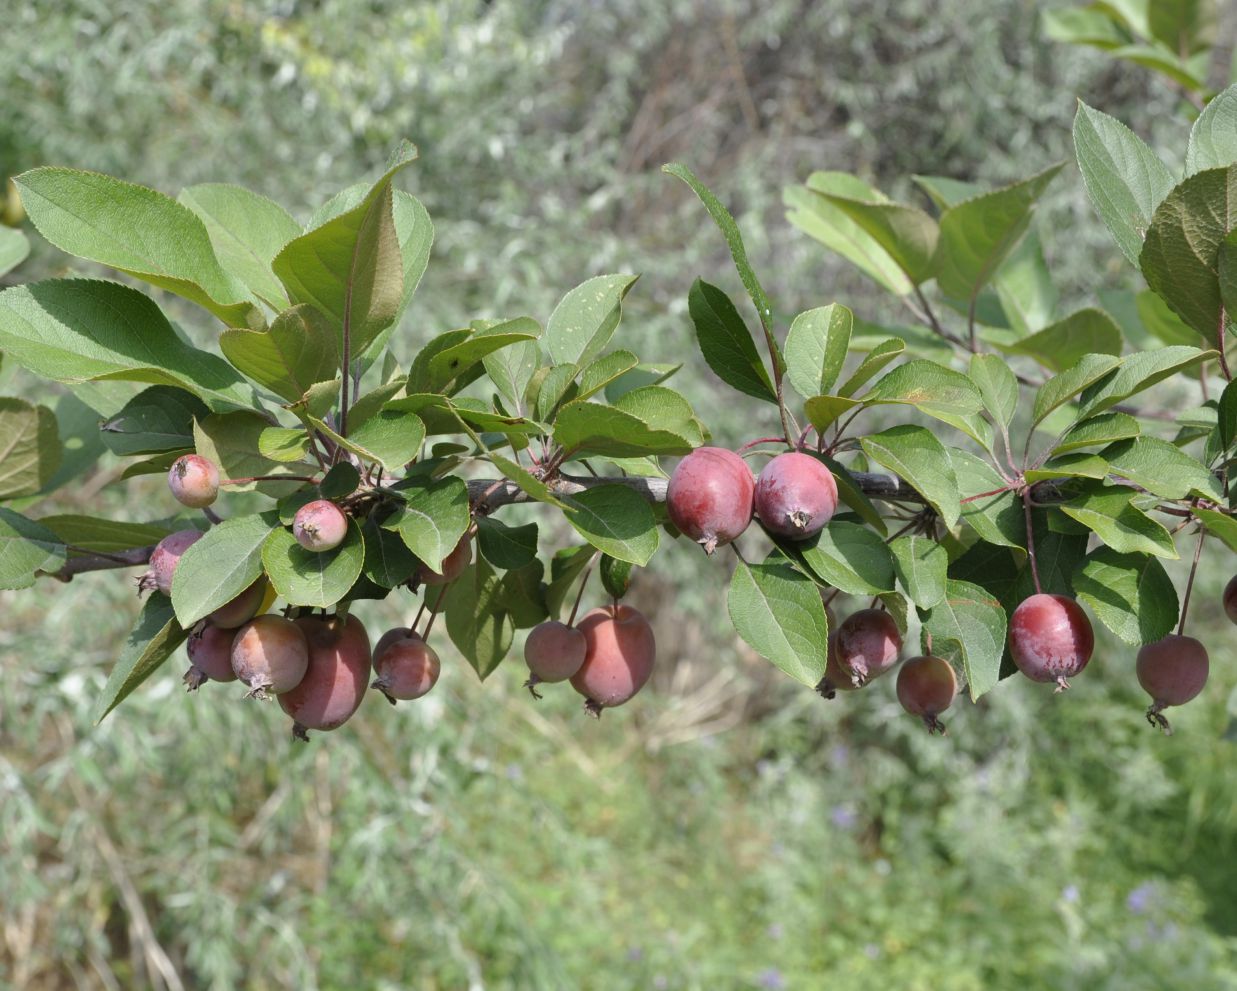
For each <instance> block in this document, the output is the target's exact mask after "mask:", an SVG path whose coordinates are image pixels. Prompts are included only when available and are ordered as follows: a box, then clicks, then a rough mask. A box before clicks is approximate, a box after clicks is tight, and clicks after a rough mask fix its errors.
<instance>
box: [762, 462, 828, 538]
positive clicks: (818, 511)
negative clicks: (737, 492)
mask: <svg viewBox="0 0 1237 991" xmlns="http://www.w3.org/2000/svg"><path fill="white" fill-rule="evenodd" d="M755 507H756V515H757V516H758V517H759V518H760V522H761V523H763V524H764V526H765V529H766V530H768V531H769V532H770V533H776V534H778V535H779V536H782V537H789V538H790V539H791V540H807V539H808V538H809V537H813V536H815V535H816V534H818V533H820V531H821V530H822V529H823V528H824V526H825V524H826V523H828V522H829V521H830V520H831V519H833V514H834V511H835V510H836V509H837V508H838V486H837V482H835V481H834V479H833V472H831V471H830V470H829V468H828V466H826V465H825V463H824V462H823V461H819V460H817V459H816V458H814V457H812V456H811V455H810V454H803V453H801V452H799V451H790V452H787V453H786V454H779V455H778V456H777V457H776V458H774V459H773V460H772V461H770V462H769V463H768V464H767V465H765V466H764V469H763V470H762V471H761V473H760V477H759V478H757V479H756V491H755Z"/></svg>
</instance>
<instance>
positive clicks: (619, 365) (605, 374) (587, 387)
mask: <svg viewBox="0 0 1237 991" xmlns="http://www.w3.org/2000/svg"><path fill="white" fill-rule="evenodd" d="M639 364H640V359H639V358H637V357H636V356H635V355H634V354H632V353H631V352H630V351H622V350H620V351H611V352H610V353H609V354H603V355H602V356H601V357H600V358H598V359H597V360H596V361H594V362H592V364H590V365H588V366H587V367H585V368H584V370H583V371H582V372H581V373H580V384H579V387H578V388H577V390H576V395H575V398H577V399H587V398H588V397H589V396H592V395H595V394H596V393H598V392H600V391H601V390H602V389H604V388H605V387H606V386H607V385H609V384H610V383H611V382H613V381H615V380H616V379H618V378H619V377H620V376H622V375H623V374H625V373H626V372H629V371H631V370H632V369H633V368H635V367H636V366H637V365H639Z"/></svg>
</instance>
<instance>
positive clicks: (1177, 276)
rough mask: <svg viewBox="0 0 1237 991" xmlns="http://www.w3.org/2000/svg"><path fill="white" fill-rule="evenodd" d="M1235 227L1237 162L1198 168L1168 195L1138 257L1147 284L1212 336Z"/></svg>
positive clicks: (1215, 334)
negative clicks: (1225, 248)
mask: <svg viewBox="0 0 1237 991" xmlns="http://www.w3.org/2000/svg"><path fill="white" fill-rule="evenodd" d="M1235 226H1237V165H1233V166H1230V167H1228V168H1222V169H1208V170H1206V171H1205V172H1198V173H1196V174H1194V175H1192V176H1190V177H1189V178H1188V179H1186V180H1185V181H1184V182H1182V183H1181V184H1180V185H1178V186H1176V187H1175V188H1174V189H1173V190H1172V191H1171V192H1170V193H1169V194H1168V195H1167V196H1166V197H1164V201H1163V202H1162V203H1161V204H1160V205H1159V207H1158V208H1157V209H1156V211H1155V215H1154V216H1153V217H1152V218H1151V226H1150V227H1149V228H1148V229H1147V238H1146V241H1145V243H1144V244H1143V249H1142V253H1141V254H1140V255H1139V256H1138V264H1139V268H1141V269H1142V273H1143V276H1144V277H1145V278H1146V280H1147V285H1149V286H1150V287H1151V288H1152V289H1153V290H1154V291H1155V292H1156V293H1158V294H1159V295H1160V296H1161V297H1163V299H1164V301H1165V302H1166V303H1168V305H1169V307H1171V308H1172V310H1173V312H1174V313H1176V314H1177V315H1178V316H1179V317H1181V319H1182V320H1184V321H1185V322H1186V323H1187V324H1189V325H1190V326H1191V327H1193V328H1194V329H1195V330H1197V331H1198V332H1199V333H1200V334H1202V335H1203V336H1204V337H1205V338H1206V339H1207V340H1209V341H1214V340H1216V339H1217V333H1216V332H1217V328H1218V327H1219V325H1220V313H1221V310H1222V309H1223V302H1222V299H1221V295H1220V282H1219V264H1220V262H1219V255H1220V246H1221V245H1222V244H1223V243H1224V238H1225V235H1227V234H1228V232H1229V231H1231V230H1232V229H1233V228H1234V227H1235Z"/></svg>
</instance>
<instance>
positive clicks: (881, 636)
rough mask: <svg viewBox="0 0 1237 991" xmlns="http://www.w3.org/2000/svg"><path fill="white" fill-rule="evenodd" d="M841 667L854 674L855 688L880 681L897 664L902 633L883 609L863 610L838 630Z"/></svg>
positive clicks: (853, 615) (844, 622) (846, 620)
mask: <svg viewBox="0 0 1237 991" xmlns="http://www.w3.org/2000/svg"><path fill="white" fill-rule="evenodd" d="M836 650H837V659H838V666H839V667H840V668H841V669H842V670H844V671H849V672H850V673H851V677H852V680H853V681H854V683H855V686H856V687H858V686H860V685H866V684H867V683H868V682H869V681H871V680H872V679H873V678H879V677H880V676H881V675H882V674H884V673H885V672H886V671H888V670H889V669H890V668H891V667H893V666H894V664H896V663H897V661H898V654H899V653H901V651H902V634H901V632H899V630H898V624H897V623H895V622H894V621H893V617H892V616H890V615H889V613H887V612H885V611H884V610H883V609H860V610H859V611H858V612H855V613H851V614H850V615H849V616H847V617H846V618H845V619H844V620H842V624H841V625H840V626H839V627H838V639H837V647H836Z"/></svg>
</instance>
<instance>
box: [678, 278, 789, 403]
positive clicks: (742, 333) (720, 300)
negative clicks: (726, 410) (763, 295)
mask: <svg viewBox="0 0 1237 991" xmlns="http://www.w3.org/2000/svg"><path fill="white" fill-rule="evenodd" d="M687 306H688V311H689V312H690V313H691V318H692V324H693V326H694V327H695V328H696V341H697V343H699V345H700V353H701V354H703V355H704V360H705V363H706V364H707V365H708V366H709V367H710V368H711V369H713V372H714V373H715V374H716V375H717V377H718V378H720V379H721V380H722V381H723V382H725V383H726V384H727V385H729V386H731V387H732V388H735V389H737V390H738V391H739V392H742V393H744V394H745V395H748V396H753V397H755V398H756V399H763V400H765V401H766V402H770V403H773V404H775V405H776V404H777V395H776V393H775V392H774V391H773V383H772V382H771V381H770V379H769V373H768V372H767V371H766V370H765V366H764V363H763V362H762V361H761V358H760V354H759V353H758V352H757V350H756V344H755V342H754V341H753V340H752V335H751V332H750V331H748V329H747V325H746V324H745V323H744V322H743V318H742V317H741V316H739V311H738V310H736V309H735V307H734V304H733V303H732V302H731V301H730V297H728V296H727V295H726V294H725V293H724V292H722V291H721V290H720V289H718V288H717V287H716V286H711V285H709V284H708V283H707V282H704V281H703V280H701V279H697V280H696V281H695V282H694V283H693V284H692V288H691V292H690V293H689V294H688V296H687Z"/></svg>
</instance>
